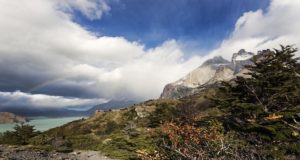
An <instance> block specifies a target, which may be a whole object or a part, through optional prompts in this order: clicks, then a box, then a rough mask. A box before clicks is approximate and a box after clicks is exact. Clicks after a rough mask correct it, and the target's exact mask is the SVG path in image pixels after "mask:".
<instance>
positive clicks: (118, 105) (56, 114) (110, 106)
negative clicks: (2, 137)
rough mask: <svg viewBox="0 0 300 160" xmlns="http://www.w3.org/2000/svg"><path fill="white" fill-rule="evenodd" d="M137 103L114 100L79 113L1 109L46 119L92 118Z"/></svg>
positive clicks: (51, 110) (27, 108)
mask: <svg viewBox="0 0 300 160" xmlns="http://www.w3.org/2000/svg"><path fill="white" fill-rule="evenodd" d="M135 103H137V102H136V101H130V100H126V101H121V100H119V101H118V100H112V101H109V102H107V103H103V104H99V105H96V106H94V107H92V108H91V109H89V110H87V111H77V110H71V109H67V108H55V107H53V108H32V107H1V108H0V112H10V113H14V114H16V115H21V116H25V117H35V116H45V117H74V116H90V115H93V114H94V113H95V111H96V110H102V111H106V110H109V109H118V108H124V107H128V106H131V105H133V104H135Z"/></svg>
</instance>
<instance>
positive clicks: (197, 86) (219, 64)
mask: <svg viewBox="0 0 300 160" xmlns="http://www.w3.org/2000/svg"><path fill="white" fill-rule="evenodd" d="M253 55H254V54H253V53H251V52H246V51H245V50H244V49H241V50H240V51H239V52H237V53H234V54H233V56H232V59H231V62H229V61H227V60H225V59H224V58H222V57H221V56H218V57H214V58H212V59H209V60H207V61H205V62H204V63H203V64H202V65H201V66H200V67H198V68H196V69H195V70H193V71H192V72H190V73H188V74H187V75H186V76H184V77H183V78H181V79H179V80H177V81H175V82H173V83H169V84H167V85H166V86H165V88H164V90H163V93H162V94H161V96H160V98H165V99H176V98H182V97H185V96H188V95H191V94H194V93H196V92H199V91H201V90H203V89H205V88H206V87H207V86H210V85H213V84H215V83H217V82H220V81H229V80H231V79H233V78H234V77H235V76H237V75H239V76H242V75H243V73H245V72H247V71H246V70H245V69H244V66H245V65H249V64H251V61H250V59H251V58H252V57H253Z"/></svg>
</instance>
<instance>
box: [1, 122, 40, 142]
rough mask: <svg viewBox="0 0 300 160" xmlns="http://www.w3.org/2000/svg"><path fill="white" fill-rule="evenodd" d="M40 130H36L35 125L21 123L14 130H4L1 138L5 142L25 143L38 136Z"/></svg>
mask: <svg viewBox="0 0 300 160" xmlns="http://www.w3.org/2000/svg"><path fill="white" fill-rule="evenodd" d="M37 134H38V132H36V131H35V129H34V126H31V125H29V124H25V123H21V124H17V125H16V126H15V127H14V131H6V132H4V133H3V134H2V135H1V137H0V139H1V143H3V144H20V145H25V144H28V143H29V139H30V138H32V137H34V136H36V135H37Z"/></svg>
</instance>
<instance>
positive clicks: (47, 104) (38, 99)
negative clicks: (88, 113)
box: [0, 91, 107, 108]
mask: <svg viewBox="0 0 300 160" xmlns="http://www.w3.org/2000/svg"><path fill="white" fill-rule="evenodd" d="M0 101H1V106H2V107H36V108H41V107H42V108H53V107H54V108H61V107H74V108H75V107H82V106H86V107H90V106H94V105H97V104H101V103H105V102H107V100H105V99H100V98H99V99H80V98H66V97H62V96H49V95H44V94H29V93H24V92H21V91H15V92H0Z"/></svg>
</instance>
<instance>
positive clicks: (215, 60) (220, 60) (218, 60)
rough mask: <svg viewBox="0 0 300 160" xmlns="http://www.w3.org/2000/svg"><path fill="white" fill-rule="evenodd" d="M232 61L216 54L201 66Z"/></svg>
mask: <svg viewBox="0 0 300 160" xmlns="http://www.w3.org/2000/svg"><path fill="white" fill-rule="evenodd" d="M229 63H230V62H229V61H228V60H226V59H224V58H223V57H222V56H215V57H213V58H212V59H208V60H206V61H205V62H204V63H203V64H202V65H201V66H208V65H222V64H229Z"/></svg>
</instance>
